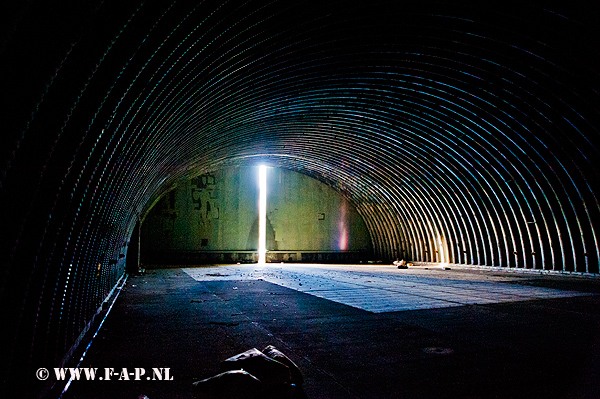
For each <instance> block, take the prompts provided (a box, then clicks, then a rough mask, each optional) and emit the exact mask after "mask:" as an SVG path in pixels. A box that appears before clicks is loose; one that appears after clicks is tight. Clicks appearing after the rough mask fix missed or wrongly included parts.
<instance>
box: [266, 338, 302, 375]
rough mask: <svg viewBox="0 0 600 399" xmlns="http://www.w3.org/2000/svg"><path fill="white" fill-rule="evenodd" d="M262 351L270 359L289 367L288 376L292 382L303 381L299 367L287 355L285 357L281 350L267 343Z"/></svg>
mask: <svg viewBox="0 0 600 399" xmlns="http://www.w3.org/2000/svg"><path fill="white" fill-rule="evenodd" d="M262 353H264V354H265V355H267V356H268V357H270V358H271V359H273V360H277V361H278V362H280V363H283V364H285V365H286V366H288V367H289V369H290V376H291V379H292V384H296V385H302V383H303V382H304V377H302V373H301V372H300V369H299V368H298V366H297V365H296V363H294V362H293V361H292V360H291V359H290V358H289V357H287V356H286V355H285V354H283V352H281V351H280V350H279V349H277V348H276V347H274V346H273V345H269V346H267V347H266V348H265V349H263V350H262Z"/></svg>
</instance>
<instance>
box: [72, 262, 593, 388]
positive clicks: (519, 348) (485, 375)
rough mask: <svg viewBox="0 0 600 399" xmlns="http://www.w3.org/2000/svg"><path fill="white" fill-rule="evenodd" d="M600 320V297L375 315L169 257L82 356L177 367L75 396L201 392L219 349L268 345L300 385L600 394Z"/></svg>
mask: <svg viewBox="0 0 600 399" xmlns="http://www.w3.org/2000/svg"><path fill="white" fill-rule="evenodd" d="M443 273H457V274H456V277H453V278H460V274H459V273H458V272H455V271H454V270H452V271H448V272H446V271H444V272H443ZM520 283H521V284H536V285H548V286H552V287H553V288H565V289H580V290H584V291H597V284H596V283H595V282H589V281H583V280H582V281H580V280H576V279H574V280H569V279H552V278H551V277H543V278H542V277H537V276H536V277H530V276H524V277H522V278H521V282H520ZM599 327H600V300H599V296H583V297H573V298H564V299H549V300H532V301H522V302H511V303H504V304H488V305H472V306H461V307H452V308H444V309H431V310H421V311H406V312H393V313H380V314H374V313H369V312H366V311H364V310H360V309H356V308H352V307H349V306H345V305H342V304H339V303H335V302H331V301H328V300H325V299H321V298H317V297H315V296H312V295H308V294H303V293H299V292H297V291H294V290H290V289H286V288H283V287H280V286H277V285H274V284H270V283H267V282H264V281H245V282H241V281H210V282H196V281H194V280H193V279H192V278H190V277H189V276H188V275H187V274H185V273H184V272H183V271H181V270H178V269H172V270H159V271H154V272H151V273H150V274H148V275H143V276H138V277H130V279H129V281H128V283H127V285H126V287H125V288H124V290H123V292H122V294H121V296H120V297H119V299H118V300H117V302H116V304H115V306H114V308H113V310H112V312H111V314H110V315H109V317H108V319H107V321H106V322H105V324H104V327H103V329H102V331H101V332H100V334H99V335H98V337H96V339H95V340H94V343H93V344H92V346H91V349H90V351H89V353H88V354H87V356H86V358H85V360H84V362H83V364H82V365H81V367H98V368H100V369H103V368H107V367H110V368H114V369H115V370H116V371H119V370H120V369H121V368H123V367H125V368H127V369H128V370H131V371H133V370H134V368H145V369H146V370H147V374H150V375H152V374H151V371H150V370H152V368H153V367H154V368H169V375H170V376H171V377H172V378H173V380H170V381H165V380H158V379H154V380H153V379H150V380H148V379H141V380H139V381H134V380H133V379H132V380H111V381H77V382H74V383H73V384H72V386H71V387H70V388H69V390H68V391H67V393H66V394H65V396H64V398H67V399H69V398H70V399H73V398H85V399H93V398H111V399H117V398H133V399H135V398H138V396H139V395H141V394H144V395H147V396H148V398H149V399H166V398H189V399H191V398H195V397H200V396H197V395H196V393H195V392H194V386H193V383H194V382H195V381H198V380H202V379H206V378H210V377H213V376H216V375H218V374H219V373H221V372H222V371H223V370H222V369H220V363H221V361H222V360H224V359H227V358H229V357H231V356H233V355H235V354H239V353H242V352H244V351H247V350H248V348H265V350H266V349H267V348H266V347H267V346H268V345H274V346H275V347H276V348H277V349H279V350H280V351H281V352H282V353H285V354H286V355H287V356H288V357H289V358H290V359H291V361H293V362H294V363H295V364H297V366H298V368H299V369H300V370H302V376H303V379H304V384H303V385H302V392H293V394H294V395H302V396H301V397H303V398H310V399H317V398H326V399H337V398H382V399H389V398H438V399H443V398H448V399H450V398H452V399H454V398H544V399H548V398H595V397H598V394H599V393H600V391H599V390H598V387H599V384H598V371H599V369H598V361H599V359H600V356H599V355H598V354H599V352H600V351H599V344H600V328H599ZM261 352H262V351H261ZM239 377H240V376H239V375H233V376H229V377H227V378H239ZM242 378H245V377H242ZM245 383H248V384H250V385H251V384H253V383H254V382H253V380H247V381H246V382H245ZM232 395H233V394H232ZM231 397H232V398H233V397H234V396H231ZM281 397H282V398H285V397H287V396H281ZM292 397H300V396H292Z"/></svg>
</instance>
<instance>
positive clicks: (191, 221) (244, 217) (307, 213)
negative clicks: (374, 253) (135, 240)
mask: <svg viewBox="0 0 600 399" xmlns="http://www.w3.org/2000/svg"><path fill="white" fill-rule="evenodd" d="M267 176H268V177H267V179H268V180H267V181H268V184H267V186H268V189H267V249H268V250H270V251H277V252H279V253H281V252H285V251H288V252H290V253H293V255H289V256H288V255H285V256H283V257H282V256H278V257H277V256H271V259H273V260H290V259H291V260H296V261H300V260H302V257H303V256H304V255H302V253H303V252H307V253H312V254H315V253H332V252H335V253H338V252H360V253H370V252H371V238H370V235H369V233H368V231H367V228H366V226H365V223H364V222H363V220H362V218H361V217H360V215H359V214H358V213H357V212H356V210H355V209H354V207H353V206H352V205H351V204H350V203H349V202H348V201H346V200H345V199H344V198H343V197H342V196H340V195H339V194H338V193H337V192H336V191H335V190H333V189H331V188H330V187H328V186H326V185H325V184H323V183H321V182H319V181H317V180H315V179H313V178H310V177H308V176H305V175H302V174H300V173H297V172H292V171H289V170H285V169H275V168H270V169H268V174H267ZM258 196H259V192H258V171H257V168H251V167H246V168H235V169H227V170H220V171H216V172H212V173H209V174H205V175H201V176H197V177H195V178H192V179H189V180H183V181H180V182H179V183H178V184H177V186H176V187H175V188H174V189H173V190H172V191H170V192H168V193H167V194H165V195H164V196H163V198H161V199H160V201H158V202H157V203H156V205H154V207H153V208H152V209H151V210H150V211H149V212H148V214H147V215H146V217H145V218H144V220H143V223H142V228H141V237H142V238H141V251H142V261H143V262H144V263H153V262H155V261H158V262H160V263H164V262H168V261H169V259H168V258H169V257H170V258H171V259H173V260H175V261H178V260H179V261H181V260H182V259H181V258H182V255H186V254H187V255H189V256H188V257H189V258H190V261H192V260H193V261H198V260H199V259H198V257H197V256H196V257H194V256H192V255H194V254H196V255H197V254H202V253H205V254H208V253H215V252H227V253H238V255H236V256H235V257H233V258H232V257H229V258H225V259H216V260H217V261H218V260H222V261H227V260H252V259H254V255H255V254H253V252H255V251H256V250H257V248H258ZM239 253H246V254H245V255H244V256H240V255H239ZM304 257H305V260H307V259H311V256H308V255H307V256H304ZM312 257H314V256H312ZM184 258H185V256H184ZM280 258H281V259H280ZM201 259H202V257H200V260H201ZM204 259H206V260H215V259H212V258H211V257H210V256H208V257H204Z"/></svg>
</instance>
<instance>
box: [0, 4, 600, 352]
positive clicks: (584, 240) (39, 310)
mask: <svg viewBox="0 0 600 399" xmlns="http://www.w3.org/2000/svg"><path fill="white" fill-rule="evenodd" d="M100 3H101V4H100ZM117 3H118V4H117ZM354 3H356V2H348V3H346V2H321V1H316V2H312V1H294V2H288V1H274V2H262V1H247V2H242V3H240V2H224V3H219V2H211V1H206V2H201V3H198V4H196V2H185V1H184V2H176V3H175V4H169V3H168V2H160V1H156V2H144V3H143V4H140V5H134V4H127V5H124V4H122V3H120V2H111V1H105V2H99V3H98V5H97V6H98V7H96V8H95V7H94V6H93V5H90V6H89V8H86V7H88V5H79V6H78V8H70V9H67V8H68V6H64V9H59V8H58V7H62V6H59V5H53V6H50V5H44V4H40V5H39V9H35V10H33V8H32V9H30V10H25V11H23V12H24V13H23V14H22V15H23V17H22V19H21V21H24V22H21V24H20V25H19V24H17V25H16V27H15V28H14V32H13V34H12V35H11V36H10V38H9V39H7V40H6V41H4V42H3V53H2V54H3V55H2V57H3V63H2V68H3V69H2V71H3V76H4V80H3V87H4V90H3V91H2V92H3V93H4V95H3V96H4V97H5V99H6V100H7V102H10V104H11V106H12V108H7V109H11V110H14V112H6V113H4V114H3V115H2V124H3V126H4V127H5V129H6V134H5V135H3V138H2V140H3V143H4V145H3V148H4V149H3V150H2V154H3V158H4V160H5V162H4V163H3V164H2V174H1V175H0V176H1V177H0V178H1V179H2V180H1V184H2V186H1V192H0V193H1V196H0V200H1V205H2V225H3V226H4V228H5V232H6V237H7V238H6V239H5V240H3V242H2V254H3V256H2V257H3V263H4V266H3V268H4V273H3V277H2V282H1V286H0V290H1V291H0V293H1V294H2V297H3V301H6V305H7V306H8V307H9V308H10V309H14V314H13V315H12V316H14V317H13V319H14V320H19V321H18V322H17V323H16V324H15V328H14V330H12V335H13V337H14V338H15V339H16V337H21V338H19V339H21V340H23V342H24V343H25V345H29V343H30V342H33V343H32V344H31V348H32V349H31V350H30V351H29V352H28V353H38V351H37V348H38V346H39V347H40V348H46V347H47V346H48V345H51V346H52V345H53V342H55V341H56V342H59V344H57V345H58V346H56V347H53V349H50V350H46V349H44V351H45V353H46V355H47V356H50V357H52V356H53V355H54V354H55V353H58V354H60V353H64V349H65V348H68V347H69V343H70V342H72V341H73V339H72V338H73V337H76V336H78V333H79V331H80V330H81V327H82V326H83V325H85V323H86V322H87V320H89V317H90V315H91V314H93V313H94V312H95V309H96V308H97V306H98V304H99V301H101V300H102V298H103V296H104V295H105V294H106V293H107V292H108V291H109V290H110V289H111V287H112V286H113V285H114V283H115V282H116V281H117V279H118V277H119V276H120V274H121V273H122V272H123V267H124V266H123V265H124V263H123V262H122V259H120V258H119V255H120V254H124V253H126V250H127V248H126V247H127V242H128V239H129V236H130V234H131V231H132V229H133V228H134V225H135V223H136V220H137V218H138V217H139V215H143V214H144V212H145V211H146V210H147V207H148V206H149V205H150V204H151V203H152V201H154V200H155V199H156V197H157V196H158V195H160V194H161V193H163V192H165V191H166V190H168V189H169V187H171V186H172V184H173V183H174V182H175V181H176V180H177V179H179V178H181V177H183V176H186V175H191V174H192V173H202V172H205V171H209V170H215V169H219V168H224V167H230V166H241V165H253V164H257V163H258V162H267V163H268V164H270V165H271V166H277V167H282V168H288V169H291V170H295V171H298V172H301V173H304V174H307V175H310V176H312V177H315V178H317V179H319V180H321V181H323V182H325V183H326V184H329V185H331V186H332V187H334V188H335V189H337V190H339V191H340V192H341V193H342V194H343V195H344V196H346V197H347V198H348V199H349V200H350V201H351V202H352V203H353V204H354V205H355V206H356V208H357V209H358V210H359V212H360V213H361V215H362V216H363V218H364V220H365V222H366V224H367V227H368V229H369V231H370V233H371V236H372V237H373V247H374V249H375V253H376V254H377V256H379V257H380V258H382V259H389V260H391V259H395V258H397V257H399V258H407V259H410V260H415V261H430V262H449V263H459V264H473V265H488V266H502V267H513V268H526V269H544V270H556V271H575V272H587V273H598V271H599V270H598V262H599V258H600V257H599V247H600V244H599V238H598V228H599V226H600V209H599V208H600V207H599V203H598V197H597V193H598V192H599V190H598V188H599V187H600V184H599V177H598V176H599V175H600V173H598V172H599V167H598V159H599V155H600V154H599V151H598V147H597V146H596V145H597V144H596V143H597V142H598V138H599V134H598V126H599V123H598V122H599V121H600V117H599V112H598V111H599V106H598V104H600V99H599V96H598V93H599V90H598V89H599V88H600V84H599V74H598V72H599V71H598V65H600V62H598V61H599V59H598V58H599V57H598V54H597V51H596V49H595V47H594V45H595V43H596V42H595V41H594V38H597V37H598V27H597V23H596V17H597V16H598V12H597V11H598V10H597V6H594V5H588V6H586V7H589V9H588V8H580V9H576V7H575V5H572V7H571V8H569V7H567V6H566V5H562V6H561V7H560V8H557V9H551V8H548V6H544V7H541V6H536V5H533V4H530V3H528V4H521V3H519V4H518V7H517V4H516V3H515V4H513V3H511V2H502V5H493V6H492V5H489V6H488V5H486V6H485V7H484V6H481V5H479V3H478V2H472V3H469V2H443V4H442V3H440V2H428V1H424V2H418V3H419V4H412V5H410V6H409V5H406V4H402V5H401V6H399V5H398V4H397V3H399V2H395V1H391V2H386V1H383V2H375V3H372V2H363V4H358V5H355V4H354ZM127 7H130V8H127ZM48 32H53V33H51V34H48ZM25 49H27V50H25ZM23 182H26V184H23ZM98 265H100V269H101V272H100V273H97V270H98ZM10 318H11V317H8V316H7V319H10ZM19 331H21V332H23V331H27V333H26V334H24V335H23V334H21V335H19ZM61 342H62V343H61ZM16 347H17V348H18V347H19V346H16ZM15 350H17V349H15ZM57 356H58V355H57ZM16 357H18V356H17V355H15V358H16Z"/></svg>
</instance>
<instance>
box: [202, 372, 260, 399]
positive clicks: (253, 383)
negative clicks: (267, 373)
mask: <svg viewBox="0 0 600 399" xmlns="http://www.w3.org/2000/svg"><path fill="white" fill-rule="evenodd" d="M192 385H193V386H194V391H195V392H196V393H198V394H202V396H200V397H202V398H214V399H217V398H219V399H221V398H222V399H248V398H259V397H261V396H262V394H263V384H262V383H261V381H260V380H259V379H258V378H256V377H255V376H253V375H252V374H250V373H248V372H247V371H244V370H229V371H226V372H224V373H221V374H217V375H215V376H214V377H210V378H206V379H204V380H200V381H196V382H194V383H193V384H192Z"/></svg>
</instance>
